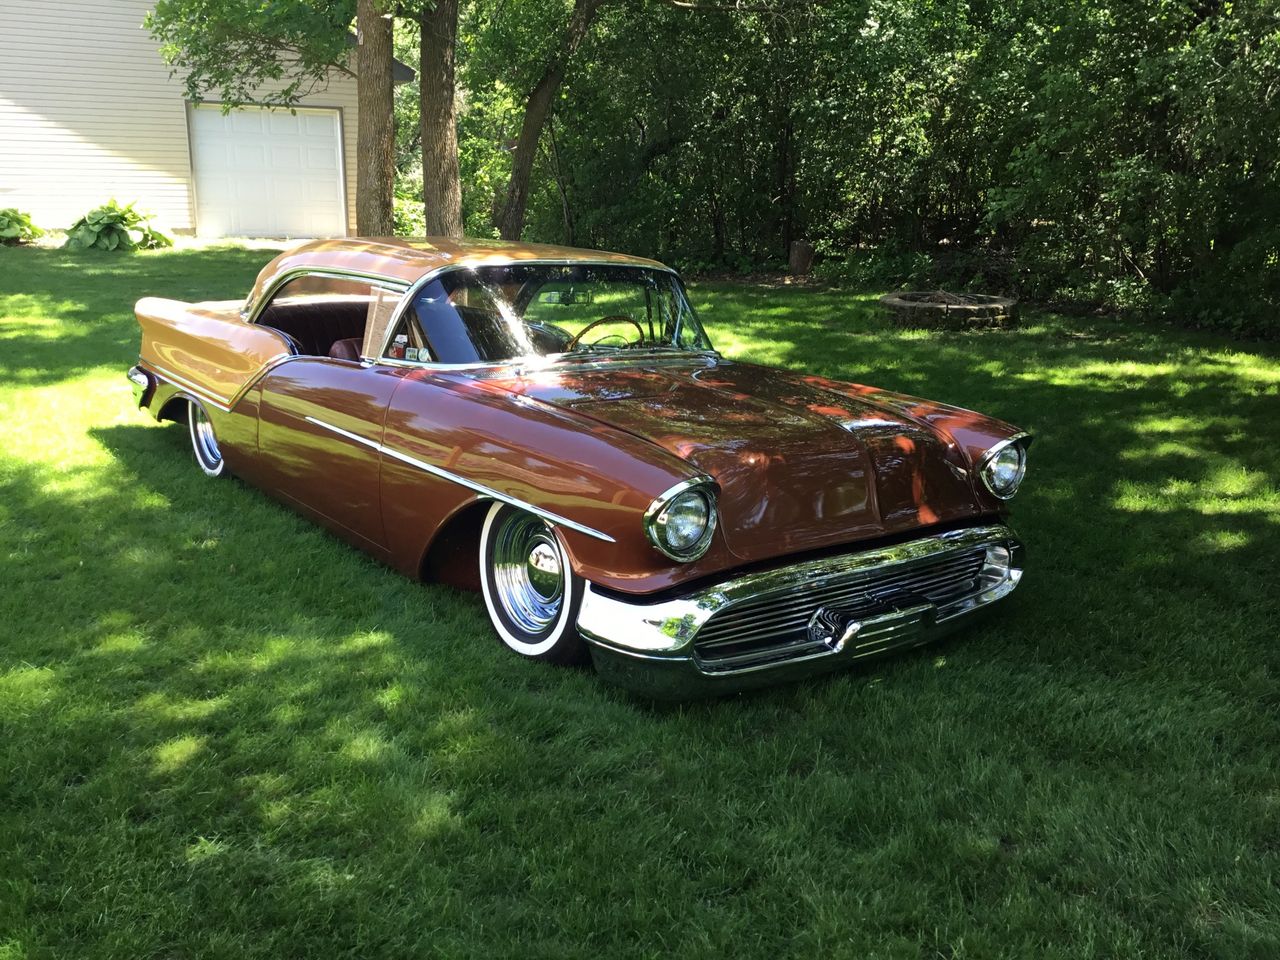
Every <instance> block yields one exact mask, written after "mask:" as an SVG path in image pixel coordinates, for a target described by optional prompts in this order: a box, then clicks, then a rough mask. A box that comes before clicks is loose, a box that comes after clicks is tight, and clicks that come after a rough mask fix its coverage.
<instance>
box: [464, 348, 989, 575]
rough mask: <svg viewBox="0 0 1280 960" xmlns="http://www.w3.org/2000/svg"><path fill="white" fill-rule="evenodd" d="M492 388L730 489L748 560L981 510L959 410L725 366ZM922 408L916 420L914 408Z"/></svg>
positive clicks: (626, 370)
mask: <svg viewBox="0 0 1280 960" xmlns="http://www.w3.org/2000/svg"><path fill="white" fill-rule="evenodd" d="M487 379H490V382H491V383H493V382H494V381H495V380H496V381H497V382H496V383H494V385H495V386H501V387H503V388H505V389H507V390H511V391H512V392H515V393H518V394H521V395H523V396H526V397H529V398H531V399H536V400H538V401H541V402H544V403H549V404H553V405H555V406H557V407H561V408H564V409H569V410H573V411H575V412H577V413H578V414H579V415H583V416H587V417H590V418H592V419H594V420H596V421H598V422H600V423H604V424H608V425H610V426H612V427H615V428H617V429H620V430H625V431H627V432H628V433H631V434H633V435H636V436H640V437H643V438H645V439H647V440H649V441H651V442H653V443H655V444H658V445H659V446H661V447H663V448H664V449H666V450H668V451H670V452H671V453H673V454H675V455H676V456H678V457H681V458H683V459H685V460H687V461H688V462H689V463H691V464H693V465H694V466H695V467H696V468H697V469H698V470H700V471H702V472H704V473H706V474H709V475H710V476H712V477H714V478H715V479H716V481H717V482H718V483H719V485H720V490H721V495H720V508H721V515H722V518H723V523H722V525H721V529H722V530H723V531H724V536H725V540H726V543H727V545H728V547H729V549H730V550H731V551H732V552H733V553H734V554H735V555H737V556H738V557H740V558H742V559H744V560H753V559H758V558H761V557H765V556H776V555H778V554H781V553H786V552H790V551H795V550H805V549H813V548H816V547H820V546H826V545H828V544H834V543H840V542H847V541H849V540H852V539H859V538H866V537H874V536H879V535H883V534H887V533H894V532H899V531H903V530H909V529H912V528H915V527H919V526H922V525H929V524H935V523H943V522H948V521H954V520H960V519H964V518H967V517H972V516H974V515H976V514H979V513H981V512H983V506H982V503H981V502H980V500H979V498H978V496H977V491H976V490H975V488H974V485H973V478H972V469H971V468H972V463H971V457H970V455H969V454H968V453H967V452H966V449H965V444H964V442H963V441H961V442H957V440H956V438H955V435H954V434H953V433H952V431H951V430H949V429H948V428H947V426H946V425H944V424H941V423H939V422H938V416H937V415H938V413H939V411H942V412H944V413H945V414H947V415H948V416H949V417H950V420H951V421H952V422H955V423H957V424H959V425H961V426H964V424H965V423H967V422H968V421H966V419H965V418H966V417H970V418H972V419H973V422H974V423H976V424H977V425H978V426H979V427H981V425H982V424H983V423H988V424H989V423H995V424H997V425H998V426H999V424H998V421H989V420H987V419H986V418H983V417H980V415H978V414H970V413H969V412H968V411H961V410H958V409H956V408H951V407H942V406H940V405H936V404H925V403H924V402H923V401H913V400H912V399H911V398H909V397H903V396H901V395H899V394H891V393H887V392H884V391H879V390H875V389H874V388H870V387H860V386H857V385H853V384H844V383H837V382H835V381H830V380H825V379H823V378H820V377H811V376H806V375H803V374H798V373H792V372H789V371H784V370H776V369H772V368H769V367H760V366H755V365H753V364H744V363H736V362H731V361H727V360H721V359H717V358H715V357H710V356H704V357H692V356H690V357H686V358H684V362H670V360H667V359H665V358H664V361H663V362H659V363H636V362H635V361H630V362H620V363H616V364H608V363H605V364H582V365H578V364H553V365H550V366H548V367H546V368H544V369H542V370H539V371H537V372H532V371H527V372H524V373H523V374H521V375H515V376H511V377H509V378H508V377H494V378H487ZM917 404H919V405H920V406H919V410H918V412H917V411H916V410H915V409H913V408H914V407H915V405H917Z"/></svg>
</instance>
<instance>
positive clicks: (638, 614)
mask: <svg viewBox="0 0 1280 960" xmlns="http://www.w3.org/2000/svg"><path fill="white" fill-rule="evenodd" d="M1022 556H1023V548H1022V544H1021V543H1019V541H1018V540H1017V538H1016V537H1015V536H1014V534H1013V531H1011V530H1010V529H1009V528H1008V527H1006V526H1003V525H988V526H982V527H969V528H965V529H961V530H951V531H947V532H945V533H939V534H935V535H933V536H929V537H924V538H922V539H919V540H911V541H908V542H906V543H899V544H894V545H892V546H886V547H875V548H872V549H870V550H865V551H862V552H859V553H852V554H844V555H840V556H835V557H825V558H822V559H818V560H809V561H805V562H803V563H797V564H793V565H792V566H787V567H780V568H777V569H773V570H765V571H761V572H757V573H747V574H743V575H741V576H738V577H735V578H733V579H730V580H726V581H724V582H723V583H719V584H716V585H714V586H711V587H704V588H702V589H700V590H695V591H692V592H690V593H687V594H684V595H682V596H678V597H675V598H672V599H665V600H659V601H657V602H648V603H646V602H644V601H643V599H641V598H634V599H633V598H628V597H624V596H622V595H620V594H616V593H604V592H602V591H600V590H599V589H597V588H594V587H593V586H592V585H591V584H590V583H588V584H587V587H586V593H585V595H584V597H583V600H582V608H581V610H580V611H579V614H578V630H579V632H580V633H581V634H582V636H583V638H584V639H585V640H586V641H587V643H588V645H589V647H590V650H591V657H592V660H593V661H594V662H595V665H596V669H597V670H598V671H599V673H600V674H601V676H603V677H604V678H605V679H606V680H609V681H611V682H613V683H617V684H618V685H620V686H623V687H627V688H629V689H631V690H634V691H635V692H637V693H642V694H645V695H648V696H652V697H658V698H664V699H685V698H690V697H697V696H714V695H717V694H722V693H732V692H736V691H739V690H745V689H750V688H753V687H760V686H766V685H771V684H774V683H778V682H781V681H784V680H788V679H796V678H799V677H804V676H811V675H813V674H818V673H827V672H830V671H833V670H838V669H841V668H842V667H846V666H848V665H849V664H851V663H854V662H856V661H858V660H862V659H865V658H867V657H871V656H875V655H878V654H884V653H888V652H891V651H894V650H902V649H905V648H908V647H914V646H919V645H921V644H924V643H928V642H930V641H932V640H935V639H937V638H938V637H941V636H943V635H944V634H946V633H949V632H951V631H952V630H954V629H956V628H957V627H959V626H961V625H963V624H964V623H965V622H966V621H967V620H969V619H971V618H970V616H969V615H971V614H974V613H976V612H978V611H980V610H982V609H984V608H986V607H988V606H990V605H991V604H992V603H994V602H995V601H997V600H999V599H1001V598H1002V597H1005V596H1007V595H1008V594H1009V593H1011V592H1012V591H1013V589H1014V588H1015V587H1016V586H1017V585H1018V582H1019V580H1020V579H1021V578H1022ZM725 624H729V625H730V626H729V629H728V630H726V629H725V627H724V625H725ZM713 625H714V626H713ZM739 627H740V628H739ZM704 628H707V629H706V630H705V631H704ZM707 638H713V639H710V640H708V639H707Z"/></svg>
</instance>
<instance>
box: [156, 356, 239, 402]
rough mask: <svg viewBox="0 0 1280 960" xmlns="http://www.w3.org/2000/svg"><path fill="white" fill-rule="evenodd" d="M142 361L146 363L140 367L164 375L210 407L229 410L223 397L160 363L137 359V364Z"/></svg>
mask: <svg viewBox="0 0 1280 960" xmlns="http://www.w3.org/2000/svg"><path fill="white" fill-rule="evenodd" d="M144 363H145V364H146V366H144V367H142V369H144V370H145V369H148V368H150V369H151V370H152V371H153V372H154V373H156V374H158V375H159V376H161V377H164V379H166V380H168V381H169V382H171V383H172V384H173V385H174V386H176V387H181V388H182V389H183V390H186V391H187V392H188V393H190V394H192V395H193V396H194V397H196V398H197V399H199V400H203V401H204V402H205V403H207V404H209V405H210V406H212V407H216V408H217V409H219V410H221V411H222V412H223V413H230V412H231V407H230V406H229V405H228V403H227V401H226V400H224V399H223V398H221V397H218V396H215V395H214V394H212V393H210V392H209V391H208V390H205V389H204V388H203V387H197V386H196V385H195V384H194V383H192V382H191V381H190V380H187V379H185V378H183V377H180V376H178V375H177V374H176V373H174V372H173V371H172V370H167V369H165V368H164V367H162V366H160V364H158V363H152V362H150V361H139V366H142V364H144Z"/></svg>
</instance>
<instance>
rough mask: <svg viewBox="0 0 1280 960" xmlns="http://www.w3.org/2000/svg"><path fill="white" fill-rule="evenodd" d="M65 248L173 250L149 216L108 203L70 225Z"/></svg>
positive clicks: (114, 202)
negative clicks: (165, 248)
mask: <svg viewBox="0 0 1280 960" xmlns="http://www.w3.org/2000/svg"><path fill="white" fill-rule="evenodd" d="M66 246H67V247H69V248H70V249H72V250H154V249H156V248H157V247H171V246H173V240H172V239H170V238H169V236H168V235H166V234H164V233H162V232H161V231H160V230H159V229H157V228H156V227H155V226H154V225H153V224H152V223H151V215H150V214H146V213H140V212H139V211H137V210H135V209H134V207H133V204H132V203H125V204H122V203H120V202H119V201H117V200H108V201H107V202H106V203H104V204H103V205H102V206H100V207H95V208H94V209H92V210H90V211H89V212H88V213H86V214H85V215H84V216H83V217H81V218H80V219H79V220H77V221H76V222H75V223H73V224H72V225H71V228H70V229H69V230H67V242H66Z"/></svg>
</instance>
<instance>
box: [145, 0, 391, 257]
mask: <svg viewBox="0 0 1280 960" xmlns="http://www.w3.org/2000/svg"><path fill="white" fill-rule="evenodd" d="M359 4H360V13H361V16H360V26H361V30H362V32H363V35H364V40H365V43H363V44H361V45H360V48H359V51H358V52H357V55H356V57H355V58H354V59H355V66H356V69H355V71H354V72H353V70H352V66H351V61H352V57H351V39H350V26H351V21H352V18H353V17H354V16H355V14H356V2H355V0H338V2H333V3H308V2H304V0H278V2H273V3H261V2H256V0H157V3H156V6H155V9H154V10H153V11H152V12H151V13H149V14H148V15H147V18H146V21H145V25H146V27H147V28H148V29H149V30H150V31H151V33H152V35H153V36H154V37H156V39H158V40H159V41H160V44H161V47H160V50H161V53H162V55H163V56H164V57H165V59H166V60H167V61H168V62H169V63H170V64H171V65H172V66H173V67H174V72H175V73H182V74H183V75H184V82H185V84H186V88H187V95H188V96H189V97H190V98H191V99H192V100H197V101H198V100H204V99H208V98H210V97H213V98H216V99H217V100H219V101H221V102H222V105H223V107H224V109H231V108H232V107H236V106H240V105H242V104H246V103H261V104H270V105H274V106H281V107H292V106H295V105H296V104H297V103H298V102H299V101H300V100H302V99H303V98H304V97H306V96H308V95H309V94H312V93H315V92H317V91H319V90H323V89H324V88H325V86H326V85H327V84H328V83H329V80H330V77H331V76H332V75H333V74H334V73H335V72H336V73H339V74H346V75H347V76H352V75H355V76H356V78H357V84H358V89H359V93H358V96H359V102H360V120H359V123H358V133H357V146H356V216H357V220H358V224H357V225H358V228H359V229H360V231H361V232H363V233H366V234H368V233H375V234H380V233H392V232H394V223H393V220H392V206H391V196H392V188H393V183H394V175H395V174H394V165H393V163H394V160H393V157H394V154H393V149H394V130H395V121H394V117H393V113H392V97H391V85H392V76H391V67H392V56H391V39H390V37H391V28H392V25H391V22H390V21H389V20H385V19H384V18H382V17H381V16H378V15H377V12H376V11H375V10H374V7H375V6H376V0H359Z"/></svg>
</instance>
